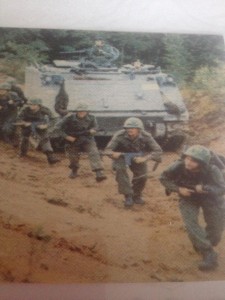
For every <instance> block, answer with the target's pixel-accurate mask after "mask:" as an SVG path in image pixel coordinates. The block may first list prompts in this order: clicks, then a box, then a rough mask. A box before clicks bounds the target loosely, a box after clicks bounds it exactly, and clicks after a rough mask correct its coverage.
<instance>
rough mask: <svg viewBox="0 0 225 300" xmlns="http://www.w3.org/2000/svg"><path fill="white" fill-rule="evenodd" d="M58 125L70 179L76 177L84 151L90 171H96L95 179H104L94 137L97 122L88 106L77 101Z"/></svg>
mask: <svg viewBox="0 0 225 300" xmlns="http://www.w3.org/2000/svg"><path fill="white" fill-rule="evenodd" d="M60 127H61V131H62V136H63V137H64V138H65V140H66V145H65V151H66V154H67V156H68V158H69V161H70V165H69V168H70V169H71V173H70V175H69V177H70V178H72V179H73V178H76V177H77V175H78V174H77V172H78V169H79V156H80V152H82V151H84V152H87V153H88V157H89V161H90V164H91V168H92V171H93V172H95V173H96V181H98V182H100V181H102V180H105V179H106V178H107V177H106V176H105V175H104V173H103V166H102V162H101V158H100V154H99V151H98V149H97V146H96V143H95V139H94V135H95V133H96V129H97V122H96V119H95V117H94V116H93V115H91V114H90V113H89V111H88V106H87V105H86V104H84V103H79V104H78V105H77V108H76V111H75V112H74V113H72V114H71V115H69V116H66V117H64V119H63V120H62V122H60Z"/></svg>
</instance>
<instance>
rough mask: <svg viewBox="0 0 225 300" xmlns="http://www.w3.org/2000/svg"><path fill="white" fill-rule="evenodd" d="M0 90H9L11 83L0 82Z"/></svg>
mask: <svg viewBox="0 0 225 300" xmlns="http://www.w3.org/2000/svg"><path fill="white" fill-rule="evenodd" d="M0 90H7V91H10V90H11V85H10V84H9V83H2V84H1V85H0Z"/></svg>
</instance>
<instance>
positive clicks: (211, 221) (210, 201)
mask: <svg viewBox="0 0 225 300" xmlns="http://www.w3.org/2000/svg"><path fill="white" fill-rule="evenodd" d="M210 159H211V154H210V151H209V150H208V149H207V148H205V147H203V146H200V145H195V146H191V147H190V148H188V149H187V150H186V151H185V152H184V154H183V156H182V158H181V159H180V160H178V161H176V162H174V163H173V164H172V165H171V166H170V167H168V169H166V170H165V171H164V172H163V173H162V175H161V177H160V181H161V183H162V184H163V185H164V186H165V188H166V193H167V195H169V194H170V193H171V192H175V193H178V195H179V208H180V212H181V215H182V218H183V221H184V224H185V227H186V230H187V233H188V236H189V238H190V240H191V242H192V244H193V248H194V249H195V250H196V251H197V252H198V253H200V254H201V255H202V257H203V260H202V261H201V262H200V264H199V266H198V267H199V269H200V270H201V271H204V270H206V271H207V270H213V269H215V268H216V267H217V265H218V263H217V253H216V252H215V251H214V249H213V247H214V246H216V245H218V243H219V242H220V240H221V235H222V232H223V228H224V206H223V205H224V199H223V197H222V196H223V194H224V193H225V181H224V178H223V175H222V173H221V172H220V170H219V169H218V167H217V166H215V165H213V164H210V163H209V162H210ZM200 208H201V209H202V210H203V216H204V219H205V222H206V227H205V229H204V228H202V227H201V226H200V225H199V222H198V216H199V210H200Z"/></svg>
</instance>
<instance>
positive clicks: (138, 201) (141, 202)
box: [133, 196, 145, 205]
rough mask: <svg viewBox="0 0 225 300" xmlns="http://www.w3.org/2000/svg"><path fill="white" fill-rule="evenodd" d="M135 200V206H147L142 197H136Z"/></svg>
mask: <svg viewBox="0 0 225 300" xmlns="http://www.w3.org/2000/svg"><path fill="white" fill-rule="evenodd" d="M133 200H134V203H135V204H140V205H143V204H145V201H144V199H143V198H141V196H134V197H133Z"/></svg>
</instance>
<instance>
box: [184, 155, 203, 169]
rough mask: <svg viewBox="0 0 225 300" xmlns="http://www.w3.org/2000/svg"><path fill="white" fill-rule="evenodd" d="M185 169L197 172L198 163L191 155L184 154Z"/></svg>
mask: <svg viewBox="0 0 225 300" xmlns="http://www.w3.org/2000/svg"><path fill="white" fill-rule="evenodd" d="M184 165H185V169H187V170H188V171H191V172H197V171H199V169H200V164H199V163H198V162H197V161H196V160H194V159H193V158H192V157H191V156H186V157H185V159H184Z"/></svg>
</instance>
